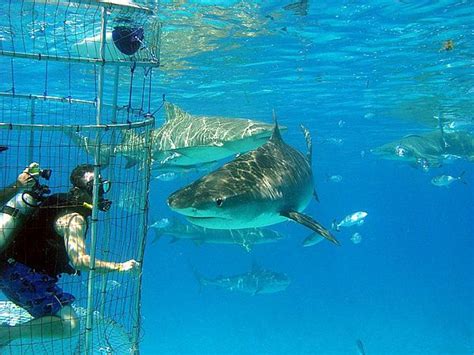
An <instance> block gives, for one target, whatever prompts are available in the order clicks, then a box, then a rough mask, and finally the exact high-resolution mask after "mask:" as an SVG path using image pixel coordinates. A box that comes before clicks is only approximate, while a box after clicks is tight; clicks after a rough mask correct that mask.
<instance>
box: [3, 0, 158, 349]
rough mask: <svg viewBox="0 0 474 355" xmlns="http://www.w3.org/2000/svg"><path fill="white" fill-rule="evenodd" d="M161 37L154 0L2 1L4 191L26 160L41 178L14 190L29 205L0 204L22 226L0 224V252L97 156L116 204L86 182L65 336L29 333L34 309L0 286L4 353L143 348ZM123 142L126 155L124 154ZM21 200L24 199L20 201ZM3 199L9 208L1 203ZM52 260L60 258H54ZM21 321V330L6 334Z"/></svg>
mask: <svg viewBox="0 0 474 355" xmlns="http://www.w3.org/2000/svg"><path fill="white" fill-rule="evenodd" d="M159 39H160V22H159V20H158V17H157V4H156V3H155V2H149V3H147V4H145V3H138V2H132V0H75V1H73V0H70V1H66V0H6V1H2V2H1V3H0V79H1V80H0V162H1V166H2V171H1V182H0V183H1V184H2V186H0V188H1V189H2V191H3V194H4V196H3V197H5V196H7V195H8V194H7V192H8V191H9V190H8V189H17V186H15V183H16V180H17V177H18V175H19V174H20V173H21V172H22V171H23V170H24V169H25V167H29V168H28V172H29V173H30V174H32V176H34V177H35V180H37V182H36V186H35V187H34V188H31V187H28V188H27V189H22V190H13V191H18V192H17V194H16V195H15V196H19V195H21V201H23V203H26V206H27V208H26V209H25V210H22V209H21V208H19V207H18V206H16V205H13V206H11V201H12V200H13V199H14V197H13V199H12V200H8V199H7V200H8V202H7V200H5V199H4V201H2V209H1V212H0V215H2V216H6V220H8V221H12V220H14V221H15V223H13V224H5V223H3V222H2V223H3V224H2V227H3V230H2V231H1V233H3V234H2V235H0V239H1V241H2V242H5V246H4V247H3V246H2V249H0V252H2V253H3V250H4V249H8V248H10V246H11V245H12V244H14V243H16V242H17V240H18V239H16V238H17V234H18V233H21V232H19V231H21V230H24V228H25V226H26V225H28V223H30V222H29V221H31V220H34V216H35V215H38V214H37V213H38V211H40V210H41V209H42V208H46V207H44V206H43V204H42V202H43V201H45V200H47V198H48V196H51V195H53V194H56V193H67V192H68V191H70V189H71V182H70V174H71V171H72V170H73V169H74V168H75V167H76V166H78V165H80V164H85V163H87V164H91V165H92V167H93V169H94V176H99V174H100V176H101V179H107V180H109V181H110V182H111V184H110V185H109V186H111V189H110V191H109V192H107V194H106V195H105V196H106V198H107V199H108V200H110V201H111V202H112V204H111V205H110V206H108V207H110V208H109V210H108V211H107V212H103V211H99V209H100V203H99V202H100V201H102V200H101V199H102V197H100V196H102V194H103V193H104V190H105V189H104V188H103V186H102V185H103V180H100V179H94V180H92V181H93V183H92V186H88V187H89V188H90V196H89V197H90V198H91V201H90V203H89V204H86V203H84V206H81V207H82V208H84V209H88V213H89V214H90V215H91V218H88V226H87V231H86V236H87V237H86V240H85V248H86V252H87V254H88V255H90V259H87V260H88V262H87V265H88V267H87V268H85V272H84V271H83V272H82V275H81V274H80V273H79V275H78V274H77V273H76V274H75V275H69V274H64V273H63V274H62V276H61V277H59V281H58V283H57V285H58V286H59V287H60V288H61V289H62V290H63V291H64V292H66V293H70V294H72V295H73V296H74V297H75V301H74V302H73V303H72V308H73V309H74V311H75V313H76V314H77V320H78V324H79V326H78V327H76V329H79V331H74V332H69V333H68V334H62V336H60V337H58V336H38V334H37V333H38V332H36V333H35V332H33V331H31V332H28V328H27V327H28V326H29V325H30V324H31V327H33V325H32V324H36V325H35V326H36V327H38V325H37V323H35V320H33V319H34V318H33V316H32V315H30V313H29V312H27V311H26V310H25V309H24V307H23V305H22V307H20V306H19V305H17V304H16V303H17V302H15V303H14V302H12V301H10V300H8V299H9V298H10V297H8V298H7V297H6V294H7V292H0V323H1V325H0V346H1V350H0V351H1V353H2V354H8V353H10V354H16V353H20V354H27V353H35V354H39V353H48V354H52V353H54V354H61V353H63V354H95V353H113V354H129V353H138V352H139V342H140V337H141V335H140V329H141V314H140V305H141V299H140V297H141V296H140V295H141V282H142V272H141V271H142V265H143V263H142V261H143V255H144V248H145V240H146V239H145V237H146V233H147V211H148V191H149V181H150V163H151V154H150V152H151V150H150V147H151V144H150V138H151V132H152V128H153V126H154V123H155V122H154V116H153V112H152V111H151V107H150V106H151V100H152V92H151V87H152V71H153V69H154V68H157V67H159V49H160V42H159ZM131 137H133V139H131ZM124 151H126V152H127V154H126V158H125V157H124V155H123V154H121V153H123V152H124ZM130 156H133V157H134V159H133V161H130ZM33 162H35V163H38V164H39V165H38V164H31V163H33ZM28 189H32V190H33V189H34V193H32V192H31V191H28ZM13 195H14V194H12V195H10V196H13ZM25 196H27V197H28V198H33V197H34V200H35V201H34V203H27V200H28V198H25ZM91 196H92V197H91ZM8 198H11V197H8ZM21 201H20V202H21ZM20 202H18V199H17V200H16V202H15V203H20ZM30 202H31V201H30ZM7 204H10V207H8V208H7V207H5V206H7ZM17 207H18V208H17ZM23 207H25V206H23ZM18 211H19V212H20V213H19V214H18V215H17V214H16V212H18ZM25 211H26V212H28V213H26V212H25ZM22 212H23V213H22ZM19 216H21V218H17V217H19ZM9 223H10V222H9ZM30 224H31V223H30ZM34 224H35V225H34V226H30V225H28V228H29V229H27V230H28V231H29V233H30V234H29V236H28V238H31V244H29V243H30V241H29V240H30V239H27V242H26V245H27V246H31V247H30V248H29V249H34V247H33V246H34V245H35V244H34V239H35V235H34V234H35V233H34V230H35V228H39V226H38V225H39V224H41V223H34ZM51 224H54V223H51ZM52 228H54V227H52ZM43 230H44V229H43ZM6 231H7V232H8V233H10V232H11V233H10V234H8V233H7V232H6ZM32 231H33V233H31V232H32ZM5 233H7V234H8V236H7V234H5ZM7 237H8V238H10V239H8V238H7ZM58 238H60V237H58ZM61 243H62V240H61ZM44 248H46V249H44V250H48V249H47V248H49V246H44ZM39 249H40V250H43V249H41V248H39ZM5 259H6V258H5V257H4V256H2V258H0V261H2V262H10V261H11V258H10V259H8V261H5ZM131 259H134V260H136V261H138V262H139V265H138V270H133V271H127V272H124V270H121V269H120V267H118V269H119V271H112V272H102V271H103V270H101V269H100V268H99V267H97V265H98V264H97V262H99V261H109V262H113V263H121V262H125V261H127V260H131ZM49 261H50V262H54V255H51V259H50V260H49ZM113 265H116V264H113ZM135 266H137V265H136V264H135ZM83 269H84V268H83ZM0 285H3V284H2V280H0ZM33 286H34V285H33ZM25 287H27V286H25ZM2 291H5V288H4V286H2ZM21 291H22V292H29V291H31V290H26V291H25V289H22V290H21ZM45 318H46V317H39V318H38V317H37V319H45ZM51 319H53V318H51V317H49V320H47V319H46V320H44V322H45V324H43V325H41V327H43V326H44V329H46V328H47V327H48V324H47V322H48V321H49V322H52V320H51ZM56 319H57V318H56ZM15 328H21V329H22V331H23V333H22V334H20V335H19V336H18V335H16V336H13V335H11V334H13V329H15ZM35 329H43V328H35ZM48 335H50V334H48Z"/></svg>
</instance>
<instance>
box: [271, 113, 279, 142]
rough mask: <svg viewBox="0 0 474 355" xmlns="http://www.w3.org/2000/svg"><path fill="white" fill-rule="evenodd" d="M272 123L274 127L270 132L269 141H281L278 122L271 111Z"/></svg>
mask: <svg viewBox="0 0 474 355" xmlns="http://www.w3.org/2000/svg"><path fill="white" fill-rule="evenodd" d="M273 121H274V123H275V126H274V127H273V132H272V136H271V137H270V140H271V141H273V140H277V141H281V140H282V139H281V134H280V128H278V120H277V118H276V114H275V110H273Z"/></svg>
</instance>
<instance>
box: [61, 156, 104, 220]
mask: <svg viewBox="0 0 474 355" xmlns="http://www.w3.org/2000/svg"><path fill="white" fill-rule="evenodd" d="M70 180H71V183H72V185H73V187H72V192H73V195H74V196H75V198H76V199H77V201H78V203H83V204H84V206H92V196H93V193H92V192H93V188H94V166H93V165H91V164H81V165H78V166H76V167H75V168H74V170H73V171H72V172H71V176H70ZM98 186H99V206H98V207H99V210H100V211H104V212H106V211H108V210H109V209H110V206H111V205H112V201H110V200H107V199H105V198H104V194H105V193H107V192H109V190H110V186H111V185H110V181H108V180H103V179H102V177H101V176H100V175H99V185H98Z"/></svg>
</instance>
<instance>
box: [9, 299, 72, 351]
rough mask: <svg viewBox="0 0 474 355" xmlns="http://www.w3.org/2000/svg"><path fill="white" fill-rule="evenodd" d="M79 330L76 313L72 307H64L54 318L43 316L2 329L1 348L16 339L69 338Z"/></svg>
mask: <svg viewBox="0 0 474 355" xmlns="http://www.w3.org/2000/svg"><path fill="white" fill-rule="evenodd" d="M78 329H79V320H78V317H77V314H76V312H75V311H74V309H73V308H72V307H71V306H70V305H67V306H64V307H62V308H61V310H60V311H59V312H57V313H56V314H55V315H54V316H43V317H39V318H35V319H32V320H30V321H28V322H25V323H22V324H18V325H15V326H13V327H8V326H5V327H1V328H0V346H2V345H6V344H8V343H10V342H11V341H13V340H15V339H20V338H21V339H30V338H36V337H38V338H69V337H71V336H73V335H74V334H76V332H77V330H78Z"/></svg>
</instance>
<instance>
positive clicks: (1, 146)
mask: <svg viewBox="0 0 474 355" xmlns="http://www.w3.org/2000/svg"><path fill="white" fill-rule="evenodd" d="M7 149H8V147H7V146H6V145H0V152H4V151H5V150H7Z"/></svg>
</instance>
